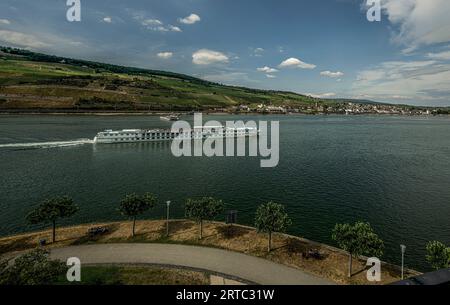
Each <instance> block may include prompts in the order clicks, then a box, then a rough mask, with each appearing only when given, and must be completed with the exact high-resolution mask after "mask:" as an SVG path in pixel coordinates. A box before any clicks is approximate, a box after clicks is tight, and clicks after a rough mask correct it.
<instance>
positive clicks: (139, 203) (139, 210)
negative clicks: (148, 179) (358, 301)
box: [119, 193, 156, 217]
mask: <svg viewBox="0 0 450 305" xmlns="http://www.w3.org/2000/svg"><path fill="white" fill-rule="evenodd" d="M155 205H156V197H155V196H154V195H153V194H150V193H146V194H144V195H143V196H139V195H137V194H130V195H127V196H125V198H124V199H122V201H121V202H120V206H119V211H120V212H121V213H122V215H124V216H128V217H136V216H138V215H141V214H143V213H145V212H146V211H148V210H150V209H152V208H153V207H154V206H155Z"/></svg>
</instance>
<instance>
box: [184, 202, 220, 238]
mask: <svg viewBox="0 0 450 305" xmlns="http://www.w3.org/2000/svg"><path fill="white" fill-rule="evenodd" d="M185 209H186V216H187V217H188V218H190V219H193V220H195V221H196V222H197V223H198V224H199V225H200V236H199V237H200V239H202V238H203V221H204V220H212V219H214V218H215V217H216V216H217V215H219V214H220V213H222V212H223V210H224V204H223V202H222V200H217V199H214V198H212V197H203V198H201V199H188V200H187V202H186V206H185Z"/></svg>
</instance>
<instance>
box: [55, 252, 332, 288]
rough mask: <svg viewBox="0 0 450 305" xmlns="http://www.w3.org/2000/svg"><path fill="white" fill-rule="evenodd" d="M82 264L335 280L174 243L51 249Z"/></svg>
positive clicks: (268, 281)
mask: <svg viewBox="0 0 450 305" xmlns="http://www.w3.org/2000/svg"><path fill="white" fill-rule="evenodd" d="M51 257H52V258H57V259H61V260H64V261H65V260H67V258H69V257H78V258H79V259H80V260H81V263H82V264H156V265H167V266H178V267H186V268H192V269H198V270H207V271H211V272H215V273H217V274H222V275H227V276H231V277H232V278H235V279H237V280H244V281H247V282H251V283H256V284H261V285H329V284H333V283H332V282H331V281H329V280H326V279H322V278H319V277H317V276H314V275H311V274H308V273H306V272H303V271H301V270H298V269H294V268H290V267H287V266H284V265H280V264H277V263H274V262H271V261H268V260H265V259H261V258H257V257H254V256H249V255H245V254H241V253H237V252H231V251H226V250H220V249H214V248H205V247H194V246H184V245H170V244H96V245H84V246H71V247H66V248H55V249H52V250H51Z"/></svg>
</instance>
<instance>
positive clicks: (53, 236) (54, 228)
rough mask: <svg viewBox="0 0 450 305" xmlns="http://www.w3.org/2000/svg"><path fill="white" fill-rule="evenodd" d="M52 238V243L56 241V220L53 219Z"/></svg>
mask: <svg viewBox="0 0 450 305" xmlns="http://www.w3.org/2000/svg"><path fill="white" fill-rule="evenodd" d="M52 229H53V230H52V233H53V234H52V239H53V243H54V242H55V241H56V221H55V220H53V223H52Z"/></svg>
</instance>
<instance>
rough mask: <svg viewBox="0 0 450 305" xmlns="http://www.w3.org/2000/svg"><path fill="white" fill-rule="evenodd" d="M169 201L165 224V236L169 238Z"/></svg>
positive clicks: (168, 202)
mask: <svg viewBox="0 0 450 305" xmlns="http://www.w3.org/2000/svg"><path fill="white" fill-rule="evenodd" d="M170 203H171V202H170V201H167V202H166V204H167V222H166V225H167V226H166V236H167V237H169V210H170Z"/></svg>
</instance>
